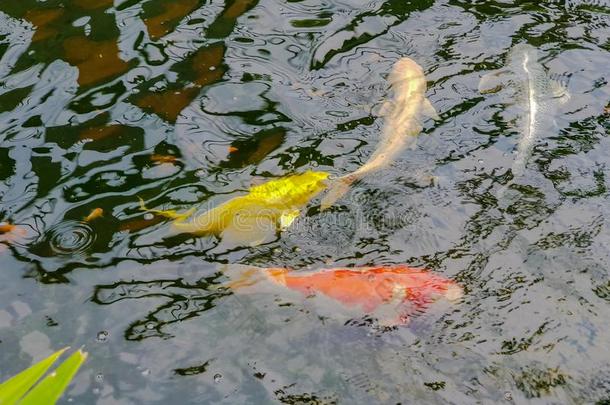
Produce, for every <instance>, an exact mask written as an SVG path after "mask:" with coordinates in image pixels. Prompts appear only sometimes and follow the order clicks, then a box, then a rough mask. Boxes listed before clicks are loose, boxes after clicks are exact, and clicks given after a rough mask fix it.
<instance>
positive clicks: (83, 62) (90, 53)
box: [64, 37, 129, 86]
mask: <svg viewBox="0 0 610 405" xmlns="http://www.w3.org/2000/svg"><path fill="white" fill-rule="evenodd" d="M64 52H65V57H66V60H67V61H68V62H69V63H70V64H71V65H73V66H76V67H77V68H78V70H79V75H78V83H79V84H80V85H81V86H88V85H91V84H95V83H98V82H100V81H102V80H105V79H109V78H111V77H113V76H117V75H119V74H121V73H124V72H126V71H127V69H128V68H129V65H128V64H127V62H125V61H123V60H122V59H121V58H119V47H118V45H117V43H116V40H108V41H92V40H90V39H88V38H85V37H71V38H68V39H66V40H65V41H64Z"/></svg>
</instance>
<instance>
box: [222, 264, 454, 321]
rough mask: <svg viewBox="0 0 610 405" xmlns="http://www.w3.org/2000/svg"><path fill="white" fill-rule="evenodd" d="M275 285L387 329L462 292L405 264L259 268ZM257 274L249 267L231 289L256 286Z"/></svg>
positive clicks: (425, 272)
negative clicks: (357, 314) (327, 300)
mask: <svg viewBox="0 0 610 405" xmlns="http://www.w3.org/2000/svg"><path fill="white" fill-rule="evenodd" d="M258 271H259V274H260V272H261V271H262V272H263V274H264V275H265V278H266V279H268V280H271V281H272V282H273V283H274V284H276V285H280V286H282V287H286V288H289V289H291V290H294V291H298V292H300V293H301V294H302V295H303V296H306V297H312V296H316V295H322V296H325V297H328V298H330V299H332V300H333V301H335V302H337V303H338V304H341V305H342V306H344V307H347V308H352V309H357V310H359V311H361V312H362V313H363V315H364V314H371V315H373V316H376V317H378V318H382V317H385V316H386V315H388V311H389V315H390V318H389V319H379V321H380V322H381V323H383V324H385V325H388V326H389V325H399V324H406V323H408V322H409V317H410V316H412V315H414V314H415V313H419V312H423V311H424V310H425V309H426V308H427V307H428V306H429V305H430V304H431V303H432V302H434V301H436V300H437V299H439V298H446V299H448V300H449V301H456V300H458V299H459V298H461V297H462V294H463V291H462V288H461V287H460V286H459V285H458V284H457V283H456V282H454V281H453V280H450V279H447V278H444V277H441V276H439V275H436V274H433V273H431V272H429V271H426V270H422V269H414V268H411V267H408V266H405V265H397V266H384V267H365V268H349V269H323V270H318V271H316V272H307V273H303V272H295V271H291V270H288V269H283V268H270V269H259V270H258ZM255 272H256V270H253V269H252V268H249V269H248V270H247V271H246V272H244V273H242V276H241V277H240V279H238V280H236V281H234V282H232V283H230V284H229V287H230V288H232V289H233V290H239V289H247V288H248V287H251V286H253V285H255V283H256V281H253V280H254V279H255V278H256V277H255Z"/></svg>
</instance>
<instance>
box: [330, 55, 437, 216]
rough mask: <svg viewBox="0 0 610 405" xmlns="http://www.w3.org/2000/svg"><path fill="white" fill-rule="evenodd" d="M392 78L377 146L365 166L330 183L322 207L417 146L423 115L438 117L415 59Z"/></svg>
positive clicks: (400, 65)
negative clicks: (410, 148)
mask: <svg viewBox="0 0 610 405" xmlns="http://www.w3.org/2000/svg"><path fill="white" fill-rule="evenodd" d="M388 81H389V83H390V87H391V89H392V90H393V93H394V97H393V99H392V101H387V102H386V103H385V104H384V105H383V107H382V112H381V115H382V116H383V117H384V118H385V123H384V127H383V132H382V135H381V140H380V141H379V145H378V146H377V149H376V150H375V152H373V154H372V156H371V157H370V159H369V160H368V161H367V162H366V163H365V164H364V165H363V166H362V167H360V168H359V169H358V170H356V171H355V172H353V173H350V174H348V175H346V176H343V177H340V178H338V179H336V180H335V181H334V182H333V183H332V184H331V185H330V187H329V191H328V193H327V194H326V195H325V196H324V198H323V199H322V202H321V205H320V209H321V210H324V209H326V208H328V207H330V206H331V205H333V204H334V203H335V202H336V201H337V200H339V199H340V198H341V197H342V196H343V195H344V194H345V193H346V192H347V191H348V190H349V188H350V186H351V184H352V183H353V182H354V181H356V180H359V179H361V178H363V177H365V176H367V175H370V174H371V173H374V172H376V171H378V170H380V169H382V168H384V167H386V166H388V165H389V164H391V163H392V162H393V161H395V160H396V158H397V157H398V156H400V154H401V153H402V151H403V150H404V149H405V148H407V147H410V146H414V145H415V141H416V139H417V138H416V136H417V135H418V134H419V133H420V132H421V130H422V124H421V116H422V115H425V116H429V117H432V118H434V119H435V120H436V119H438V114H437V113H436V110H435V109H434V107H433V106H432V104H430V101H429V100H428V99H427V98H426V96H425V93H426V76H425V75H424V71H423V69H422V68H421V66H419V65H418V64H417V63H416V62H415V61H413V60H412V59H410V58H402V59H400V60H398V61H397V62H396V63H395V64H394V68H393V69H392V72H391V73H390V76H389V78H388Z"/></svg>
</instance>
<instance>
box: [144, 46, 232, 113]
mask: <svg viewBox="0 0 610 405" xmlns="http://www.w3.org/2000/svg"><path fill="white" fill-rule="evenodd" d="M224 53H225V47H224V45H223V44H215V45H212V46H210V47H208V48H202V49H200V50H198V51H197V52H195V53H194V54H193V55H192V56H191V57H190V58H189V59H188V60H187V61H186V64H185V65H183V66H182V65H181V66H180V67H179V68H177V69H175V70H177V71H178V70H179V71H180V72H181V73H182V70H184V72H183V74H182V75H181V76H184V77H182V79H191V80H192V83H189V84H188V85H187V86H185V87H182V88H176V86H170V88H168V89H166V90H163V91H159V92H154V93H153V92H149V93H146V94H143V95H142V96H139V97H137V98H136V100H135V104H136V105H137V106H138V107H140V108H142V109H145V110H148V111H152V112H154V113H155V114H157V115H158V116H159V117H161V118H163V119H164V120H166V121H169V122H176V118H178V115H180V112H182V110H183V109H184V108H186V106H188V105H189V104H190V103H191V102H192V101H193V100H194V99H195V97H197V95H198V94H199V92H200V90H201V88H202V87H203V86H206V85H208V84H212V83H214V82H217V81H219V80H220V79H222V76H223V75H224V73H225V68H224V66H223V65H222V59H223V56H224ZM182 68H183V69H182Z"/></svg>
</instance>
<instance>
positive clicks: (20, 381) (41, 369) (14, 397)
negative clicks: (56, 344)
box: [0, 347, 68, 405]
mask: <svg viewBox="0 0 610 405" xmlns="http://www.w3.org/2000/svg"><path fill="white" fill-rule="evenodd" d="M67 349H68V348H67V347H65V348H63V349H61V350H58V351H56V352H55V353H53V354H52V355H50V356H49V357H47V358H46V359H44V360H41V361H39V362H38V363H36V364H34V365H33V366H31V367H29V368H27V369H25V370H24V371H22V372H21V373H19V374H17V375H15V376H13V377H11V378H10V379H8V380H6V381H5V382H3V383H2V384H0V404H6V405H12V404H15V403H17V401H18V400H19V399H20V398H21V397H22V396H23V395H24V394H25V393H26V392H27V391H28V390H29V389H30V388H32V387H33V386H34V384H36V382H37V381H38V380H39V379H40V377H42V375H43V374H44V373H45V372H46V371H47V370H48V369H49V367H51V366H52V365H53V363H55V361H56V360H57V359H58V358H59V356H61V355H62V353H63V352H65V351H66V350H67Z"/></svg>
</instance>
